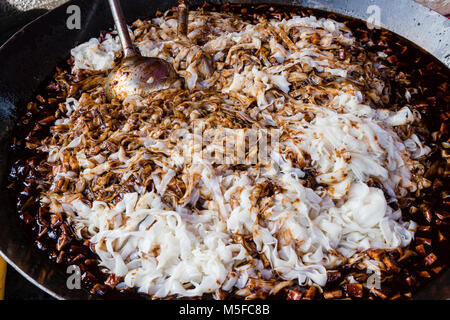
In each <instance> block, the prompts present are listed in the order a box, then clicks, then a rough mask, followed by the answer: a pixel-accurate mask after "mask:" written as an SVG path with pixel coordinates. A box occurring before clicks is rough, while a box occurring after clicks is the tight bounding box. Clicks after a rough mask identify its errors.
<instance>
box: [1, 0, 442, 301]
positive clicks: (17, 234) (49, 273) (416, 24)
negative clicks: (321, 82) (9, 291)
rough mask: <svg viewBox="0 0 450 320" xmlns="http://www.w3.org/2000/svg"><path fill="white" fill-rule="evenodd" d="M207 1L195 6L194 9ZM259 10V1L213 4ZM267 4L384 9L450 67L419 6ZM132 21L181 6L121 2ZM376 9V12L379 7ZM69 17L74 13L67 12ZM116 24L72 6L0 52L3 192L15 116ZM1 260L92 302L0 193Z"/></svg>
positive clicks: (437, 293) (397, 28) (361, 0)
mask: <svg viewBox="0 0 450 320" xmlns="http://www.w3.org/2000/svg"><path fill="white" fill-rule="evenodd" d="M201 2H203V1H198V0H197V1H191V3H192V4H193V5H195V4H200V3H201ZM211 2H215V3H217V2H219V3H221V2H233V3H255V2H260V1H251V0H233V1H211ZM264 2H266V3H273V4H284V5H298V6H305V7H312V8H316V9H323V10H326V11H331V12H336V13H340V14H344V15H347V16H350V17H354V18H358V19H362V20H367V19H368V18H369V16H370V15H371V13H372V12H371V11H370V10H369V12H368V8H369V6H373V5H377V6H379V8H380V9H381V15H380V17H381V26H382V27H385V28H386V29H388V30H391V31H393V32H395V33H397V34H399V35H401V36H403V37H404V38H407V39H409V40H410V41H412V42H413V43H415V44H416V45H418V46H419V47H421V48H423V49H424V50H425V51H427V52H429V53H430V54H432V55H433V56H435V57H436V58H437V59H438V60H440V61H441V62H442V63H443V64H445V65H446V66H447V67H449V66H450V20H448V19H446V18H445V17H443V16H440V15H439V14H437V13H435V12H433V11H431V10H430V9H427V8H425V7H423V6H421V5H419V4H417V3H415V2H413V1H412V0H396V1H392V0H272V1H270V0H267V1H264ZM72 5H77V6H78V7H79V8H80V12H81V29H79V30H77V29H74V30H69V29H68V28H67V25H66V22H67V18H68V17H69V15H70V13H72V11H71V10H70V9H69V11H68V8H69V7H70V6H72ZM122 5H123V9H124V11H125V14H126V16H127V17H128V20H129V22H131V21H134V20H135V19H137V18H145V17H149V16H152V15H153V14H154V13H155V11H156V10H161V11H164V10H166V9H168V8H170V7H172V6H174V5H176V0H162V1H161V0H160V1H156V0H127V1H122ZM372 8H373V7H372ZM68 12H69V13H68ZM112 25H113V20H112V17H111V15H110V13H109V9H108V7H107V2H106V1H104V0H73V1H70V2H69V3H67V4H65V5H63V6H61V7H59V8H56V9H55V10H53V11H50V12H48V13H47V14H45V15H43V16H41V17H40V18H38V19H37V20H35V21H33V22H32V23H30V24H28V25H27V26H25V27H24V28H23V29H22V30H20V31H19V32H18V33H17V34H15V35H14V36H13V37H12V38H11V39H10V40H9V41H7V42H6V43H5V44H4V45H3V46H2V47H1V48H0V74H1V76H0V186H3V187H2V189H0V190H4V185H5V180H6V179H5V178H6V174H7V168H6V163H7V157H8V148H9V141H10V135H11V129H12V128H13V127H14V124H15V119H16V116H18V115H20V114H21V112H22V110H23V109H24V107H25V104H26V102H27V101H28V100H29V99H31V97H32V95H33V93H34V92H35V91H36V90H37V88H38V86H39V85H40V84H41V83H42V82H43V81H44V80H45V79H46V78H47V77H48V76H49V75H51V74H52V72H53V71H54V68H55V66H56V64H57V63H58V62H61V61H63V60H64V59H66V58H67V57H68V53H69V51H70V49H71V48H72V47H74V46H75V45H77V44H79V43H81V42H84V41H86V40H88V39H89V38H90V37H95V36H97V35H98V33H99V31H100V30H102V29H103V30H105V29H109V28H111V27H112ZM0 203H1V207H0V228H1V232H0V253H1V255H2V256H3V257H4V258H5V259H6V260H7V261H8V262H9V263H10V264H11V265H12V266H13V267H14V268H16V269H17V270H18V271H19V272H21V273H22V274H23V276H24V277H26V278H27V279H28V280H30V281H31V282H33V283H34V284H35V285H36V286H38V287H40V288H41V289H42V290H44V291H46V292H47V293H49V294H50V295H52V296H54V297H55V298H58V299H90V298H92V296H90V295H89V293H88V292H87V291H84V290H69V289H67V286H66V281H67V275H66V274H64V273H63V272H61V271H59V270H57V269H55V267H54V265H53V264H52V263H50V261H49V260H48V259H47V257H45V255H43V254H40V253H39V252H37V251H36V250H35V249H34V248H33V247H34V246H33V245H32V244H31V242H30V239H28V238H27V236H26V234H25V232H24V231H23V227H22V226H21V224H20V221H19V219H18V218H17V213H16V211H15V205H14V199H11V198H8V197H7V196H6V193H5V192H3V191H2V192H1V193H0ZM416 298H425V299H427V298H428V299H445V298H450V271H447V273H446V274H444V275H443V276H441V277H440V278H439V279H437V280H436V281H435V282H434V284H432V285H431V286H428V287H427V288H425V289H424V290H422V291H421V292H420V293H419V294H418V295H417V296H416Z"/></svg>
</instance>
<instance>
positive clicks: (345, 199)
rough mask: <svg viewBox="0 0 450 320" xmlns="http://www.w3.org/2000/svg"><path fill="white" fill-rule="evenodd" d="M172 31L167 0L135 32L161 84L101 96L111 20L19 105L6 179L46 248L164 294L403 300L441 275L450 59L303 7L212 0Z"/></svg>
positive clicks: (124, 284)
mask: <svg viewBox="0 0 450 320" xmlns="http://www.w3.org/2000/svg"><path fill="white" fill-rule="evenodd" d="M336 19H340V21H341V22H338V21H336ZM176 30H177V19H176V12H175V11H174V10H169V11H168V12H165V13H159V14H158V15H157V17H155V18H152V19H148V20H145V21H141V20H138V21H135V22H134V23H133V24H132V25H131V29H130V32H131V35H132V39H133V41H134V44H135V46H136V47H137V48H138V50H139V52H140V53H141V54H142V55H143V56H148V57H158V58H162V59H164V60H166V61H168V62H170V63H171V64H172V66H173V68H174V69H175V71H176V72H177V74H178V76H179V77H180V80H179V81H177V82H176V83H175V84H174V85H172V86H171V87H170V88H167V89H163V90H159V91H156V92H153V93H151V94H150V95H148V96H146V97H141V96H139V95H129V96H127V97H125V99H124V100H123V101H119V100H117V99H112V100H111V101H109V99H108V98H107V96H106V94H105V90H104V82H105V79H106V77H107V75H108V74H109V73H110V72H111V70H113V68H114V67H115V66H116V64H117V62H118V61H119V60H120V57H121V55H122V50H121V46H120V41H119V38H118V36H117V34H116V33H115V32H114V31H113V32H101V34H100V36H99V37H98V38H94V39H91V40H89V41H87V42H85V43H82V44H80V45H78V46H77V47H75V48H73V49H72V51H71V53H70V55H71V57H70V59H69V61H68V65H66V66H62V67H59V68H58V69H57V72H56V73H55V76H54V78H53V79H52V80H51V81H50V83H49V84H48V85H46V86H45V88H44V89H43V90H42V93H40V94H39V95H38V96H37V100H36V101H32V102H30V103H29V104H28V107H27V110H28V112H27V114H26V115H25V117H24V119H23V122H22V124H21V125H20V126H19V130H17V131H18V132H17V135H16V137H15V139H14V150H15V159H16V162H15V163H14V164H13V166H12V171H11V175H10V180H11V184H10V186H11V188H13V189H14V190H16V191H17V194H18V199H19V202H18V203H19V208H20V212H21V217H22V218H23V220H24V221H25V224H26V225H27V226H28V229H29V230H30V231H31V234H32V235H33V237H35V241H36V244H37V245H38V247H39V248H41V249H42V250H44V251H46V252H47V253H48V254H49V256H50V258H51V259H53V260H55V261H56V262H57V263H59V264H62V265H64V266H65V265H78V266H79V267H80V268H81V271H82V273H83V282H84V284H85V285H86V286H87V287H89V288H90V289H91V290H92V292H93V293H99V294H108V292H114V291H116V292H117V291H118V292H122V293H123V294H131V292H138V293H142V294H145V295H149V296H151V297H153V298H188V297H204V298H206V297H210V296H212V297H213V298H216V299H224V298H246V299H254V298H268V297H271V296H274V297H278V298H287V299H300V298H306V299H312V298H322V297H323V298H326V299H334V298H348V297H350V298H371V299H373V298H383V299H385V298H409V297H411V295H412V293H413V292H414V290H415V287H416V286H417V285H420V284H422V283H424V281H425V280H426V279H428V278H431V277H432V276H434V275H436V274H439V273H440V272H441V270H442V269H443V268H444V267H445V265H444V261H445V260H444V259H445V256H443V255H445V248H447V251H448V246H447V245H448V243H447V235H448V225H447V223H448V221H447V218H448V204H449V199H448V194H447V189H448V163H446V159H448V152H449V149H448V148H449V147H450V144H449V141H448V140H447V139H448V125H447V120H448V116H449V113H448V87H447V76H448V72H447V71H446V70H445V69H443V68H441V67H440V66H439V65H438V64H437V63H434V62H427V63H426V64H424V63H423V62H422V61H426V60H425V58H424V60H421V59H422V58H421V56H416V57H415V58H416V59H417V61H416V62H415V64H414V65H412V64H411V63H412V62H411V61H412V60H411V59H412V57H414V53H411V54H410V52H417V51H412V50H416V49H414V48H412V47H409V46H406V45H405V44H404V43H402V42H401V41H400V42H399V40H397V41H396V42H393V40H392V39H395V38H394V37H393V36H392V35H390V34H388V33H387V32H385V31H381V30H368V29H365V28H364V27H362V26H361V25H358V23H356V22H352V21H344V20H343V19H342V18H339V17H326V16H323V17H316V16H314V15H313V14H310V13H308V12H305V11H302V10H300V9H295V10H289V11H286V10H283V9H276V8H273V7H270V8H269V7H263V8H259V9H258V8H251V7H240V8H236V7H233V8H229V7H228V10H223V8H222V10H219V11H217V10H215V9H214V8H210V7H208V8H203V9H199V10H197V11H192V12H190V14H189V24H188V33H187V36H185V37H180V36H178V35H177V32H176ZM411 66H414V69H411ZM408 67H409V68H408ZM419 74H420V75H421V76H420V77H419V76H418V75H419ZM431 74H433V77H434V79H433V82H432V83H431V82H427V81H428V80H427V79H429V76H430V75H431ZM430 79H431V78H430ZM430 119H433V120H432V121H433V122H430ZM431 195H432V196H431ZM441 251H442V252H444V253H442V254H441Z"/></svg>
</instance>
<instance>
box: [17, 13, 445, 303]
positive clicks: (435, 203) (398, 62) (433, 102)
mask: <svg viewBox="0 0 450 320" xmlns="http://www.w3.org/2000/svg"><path fill="white" fill-rule="evenodd" d="M204 7H205V10H210V11H226V12H234V13H239V14H240V15H241V16H242V18H243V19H244V20H249V21H252V20H254V17H255V15H266V16H268V17H270V18H274V19H283V18H290V14H293V15H302V16H308V15H315V16H317V17H328V18H332V19H335V20H337V21H340V22H344V23H345V24H346V25H347V26H348V27H349V28H350V29H351V30H352V31H353V34H354V35H355V38H356V39H358V40H359V41H360V43H361V46H362V47H363V48H364V49H365V50H366V51H367V52H369V53H374V54H376V53H377V52H379V51H383V52H385V53H386V54H387V55H388V56H389V58H388V60H389V61H390V62H391V63H392V66H393V67H395V68H396V70H397V76H398V77H399V79H401V78H402V77H403V76H406V75H409V76H408V78H409V79H410V80H411V84H410V85H409V87H416V88H419V90H420V94H419V95H414V96H413V98H412V100H411V101H410V102H409V103H407V102H406V101H405V88H404V87H403V86H401V85H399V83H400V82H398V81H394V80H393V81H391V83H389V85H390V87H391V90H392V92H396V93H398V94H397V95H391V101H390V103H389V105H390V107H391V108H401V107H402V106H403V105H405V104H406V103H407V104H409V105H411V106H415V108H414V109H416V110H418V111H419V112H420V113H421V115H422V117H423V121H424V124H425V126H424V127H425V129H424V134H423V136H425V137H428V139H427V141H426V144H427V145H429V146H431V147H432V148H433V149H436V151H435V152H434V153H433V154H432V156H431V157H429V158H428V159H427V160H426V162H425V163H424V165H425V170H429V169H430V168H431V167H432V165H433V163H435V162H436V161H441V162H442V161H444V162H445V159H443V158H442V156H441V152H440V147H439V146H438V144H439V143H441V142H442V141H445V139H448V126H447V125H448V116H450V114H449V102H450V101H449V100H450V98H449V90H448V87H446V85H445V84H447V83H448V78H449V75H450V73H449V70H448V69H447V68H446V67H445V66H444V65H442V64H441V63H440V62H439V61H437V60H436V59H435V58H433V57H432V56H430V55H429V54H427V53H426V52H425V51H423V50H421V49H420V48H418V47H417V46H415V45H413V44H411V43H410V42H408V41H407V40H405V39H403V38H401V37H399V36H397V35H394V34H392V33H390V32H388V31H386V30H382V29H381V30H379V29H373V30H368V29H367V28H366V25H365V23H364V22H362V21H359V20H355V19H351V18H348V17H345V16H342V15H338V14H334V13H327V12H324V11H320V10H311V9H305V8H301V7H290V6H273V5H272V6H268V5H251V6H243V5H226V6H222V7H213V6H211V5H205V6H204ZM104 35H105V32H104V31H102V32H100V36H101V37H102V36H104ZM342 54H345V53H342ZM59 68H60V69H62V70H67V69H69V65H68V64H67V63H66V62H64V63H62V64H61V65H60V66H59ZM60 71H61V70H59V71H58V73H60ZM79 80H81V79H76V78H74V77H73V76H70V75H69V74H65V75H64V77H62V78H60V79H59V80H58V81H55V80H54V79H53V78H52V79H49V80H48V81H46V82H45V83H46V84H47V83H49V84H48V85H43V86H42V87H41V88H40V89H39V90H38V92H39V93H40V95H41V97H42V99H41V98H39V97H38V98H37V99H36V100H34V101H33V102H34V103H35V105H34V104H31V105H29V106H30V108H29V110H27V111H26V113H25V115H24V116H22V117H21V121H20V122H19V124H18V125H17V127H16V128H15V130H14V133H13V141H12V144H11V154H12V155H11V157H10V159H11V163H10V167H11V171H10V175H9V188H10V190H11V192H12V193H13V194H14V197H15V198H16V199H17V208H18V215H19V218H20V219H21V220H22V221H23V224H24V229H25V230H26V232H27V233H28V235H29V237H30V244H31V242H32V241H34V242H35V245H36V247H37V248H38V249H39V250H41V251H42V254H46V255H47V256H48V257H49V259H50V260H52V261H53V262H54V263H55V265H56V266H57V267H58V268H59V269H61V270H62V272H64V271H65V268H66V267H67V266H68V265H71V264H77V265H78V266H80V268H81V270H82V274H83V276H82V282H83V286H84V287H85V288H87V289H90V290H91V292H95V293H96V294H99V295H102V296H104V297H105V298H114V299H148V298H149V297H148V296H146V295H140V294H137V293H136V291H135V290H123V291H118V290H112V289H110V288H109V287H108V286H107V285H105V281H106V280H107V278H108V275H106V274H104V273H103V272H102V271H101V270H100V269H99V268H98V266H97V264H96V259H97V257H96V255H95V253H94V252H93V251H92V250H91V249H90V247H89V245H88V244H87V243H86V242H82V241H80V240H77V239H76V238H75V237H74V236H73V235H72V234H71V231H70V226H68V225H67V224H66V223H65V221H61V224H54V225H52V221H50V218H49V215H48V212H46V210H45V209H43V208H40V204H39V197H38V195H39V190H37V189H36V186H37V181H39V179H40V178H41V175H42V174H45V172H44V173H42V172H37V171H36V170H35V168H36V167H37V165H38V164H39V163H45V156H46V154H40V153H36V152H31V151H30V150H29V149H27V148H26V147H25V144H26V143H33V140H34V139H41V138H43V137H45V136H47V135H48V134H49V129H50V126H51V125H52V123H53V121H54V118H51V117H53V116H54V115H55V113H56V112H57V109H58V103H61V102H63V101H65V99H66V98H67V92H69V94H70V95H71V96H73V97H75V98H78V97H79V96H80V94H81V93H80V90H79V89H77V87H76V86H72V84H76V83H77V82H79ZM40 100H41V101H40ZM443 123H444V124H443ZM445 123H447V125H445ZM442 126H444V127H445V128H444V130H443V135H442V137H441V139H439V140H438V141H437V142H434V141H432V140H431V133H432V132H435V131H439V130H441V131H442ZM435 176H436V174H434V175H430V178H434V177H435ZM438 178H439V179H441V180H442V181H441V183H442V185H440V186H433V187H430V188H428V189H425V191H424V194H423V195H421V197H419V198H411V200H410V201H406V202H405V203H401V204H399V207H401V208H402V212H403V216H404V219H407V220H409V219H411V220H414V221H416V222H417V223H418V224H419V225H420V226H425V227H424V228H423V229H422V230H421V231H418V232H417V234H416V239H415V240H414V241H413V243H412V244H411V245H410V248H416V246H420V245H421V244H422V242H423V241H424V240H422V239H424V238H425V239H431V241H432V246H427V245H425V249H426V253H427V254H428V253H430V252H433V253H435V254H436V255H437V256H438V257H439V265H440V266H442V268H446V266H448V264H449V262H450V250H449V249H450V246H449V243H448V240H444V241H441V240H442V237H445V238H447V239H448V238H449V237H450V224H449V221H448V220H447V219H437V218H436V214H437V213H441V214H443V215H445V214H448V210H449V204H450V198H449V197H446V198H443V196H442V195H443V193H444V192H447V193H448V186H449V179H448V177H447V178H442V177H439V176H438V177H436V179H438ZM424 204H425V205H426V206H428V207H429V210H430V212H431V213H430V214H431V217H430V215H427V214H422V213H420V211H419V212H416V213H410V211H411V210H410V208H411V207H420V206H421V205H422V206H423V205H424ZM411 212H412V211H411ZM439 221H440V222H439ZM428 227H429V229H430V231H427V228H428ZM65 232H66V233H67V236H68V242H67V243H66V244H65V245H64V246H63V249H61V250H59V251H58V250H55V248H56V247H57V246H58V239H60V237H61V235H62V234H64V233H65ZM425 243H426V241H425ZM414 250H415V249H414ZM61 252H63V254H61ZM387 255H388V256H389V257H390V258H392V259H393V260H396V259H398V255H399V253H398V252H396V251H395V250H394V251H392V252H388V253H387ZM396 255H397V256H396ZM423 261H424V260H423V257H422V256H421V255H420V254H418V255H417V256H413V257H410V258H408V259H406V261H404V264H401V265H400V267H401V271H400V276H398V275H396V276H395V277H393V279H391V280H389V282H388V283H387V286H386V289H384V291H383V293H384V294H386V295H387V296H391V295H395V294H396V293H397V292H400V293H402V294H404V293H405V292H412V293H414V291H415V290H416V289H417V288H418V287H420V286H422V285H424V284H425V283H427V282H428V281H429V279H427V278H426V277H425V278H424V277H421V276H420V275H419V273H420V272H422V271H424V270H425V271H426V272H429V273H430V278H433V277H435V276H436V275H435V274H433V271H429V270H430V268H428V267H427V266H425V265H424V262H423ZM432 267H434V265H432ZM442 270H444V269H442ZM357 272H360V271H359V270H355V269H354V268H346V267H345V266H344V267H342V268H340V269H339V270H338V271H336V272H330V273H329V281H328V284H327V286H326V287H325V291H327V290H333V289H342V290H343V291H344V292H346V291H347V295H348V296H350V297H352V292H351V290H349V287H347V288H346V289H343V288H342V286H341V285H340V282H341V281H342V280H343V279H344V277H345V276H346V275H347V274H350V273H352V274H355V273H357ZM441 272H442V271H441ZM439 273H440V272H439ZM408 277H414V279H415V280H414V281H415V285H414V286H410V285H408V284H407V282H408V281H406V282H405V279H407V278H408ZM92 288H94V289H92ZM289 289H290V290H291V291H283V292H282V293H280V294H278V295H276V296H269V297H268V298H274V299H280V298H282V299H285V298H295V295H296V294H297V293H299V294H300V295H303V296H305V295H308V294H309V292H310V291H311V290H310V289H309V288H308V287H299V286H291V287H289ZM352 290H353V289H352ZM313 295H314V294H313ZM314 296H315V297H316V298H323V297H321V296H320V295H314ZM353 297H355V296H353ZM356 297H357V296H356ZM364 297H366V298H370V297H372V298H377V296H376V295H373V294H371V293H368V292H365V293H364ZM401 297H402V298H404V297H409V296H408V295H402V296H401ZM203 298H208V299H210V298H211V295H206V296H204V297H203ZM227 298H239V297H235V296H230V297H227Z"/></svg>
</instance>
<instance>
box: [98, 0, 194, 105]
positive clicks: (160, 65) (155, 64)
mask: <svg viewBox="0 0 450 320" xmlns="http://www.w3.org/2000/svg"><path fill="white" fill-rule="evenodd" d="M108 1H109V5H110V7H111V13H112V16H113V18H114V23H115V25H116V28H117V32H118V33H119V37H120V42H121V43H122V48H123V60H122V61H121V62H120V64H119V65H118V66H117V67H116V68H115V69H114V70H113V71H112V72H111V74H110V75H109V76H108V78H107V79H106V82H105V92H106V96H107V98H108V99H109V100H112V99H113V98H116V99H118V100H124V99H125V98H126V97H127V96H129V95H140V96H142V97H145V96H147V95H149V94H150V93H152V92H154V91H158V90H162V89H167V88H170V87H171V86H172V85H174V84H175V82H177V81H178V80H179V77H178V75H177V73H176V71H175V69H174V68H173V67H172V65H171V64H170V63H169V62H167V61H165V60H163V59H160V58H154V57H143V56H141V55H140V54H138V53H137V51H136V49H135V48H134V46H133V43H132V42H131V38H130V34H129V33H128V28H127V25H126V23H125V18H124V15H123V11H122V8H121V6H120V3H119V0H108ZM181 3H182V4H183V5H184V1H181V2H180V4H181ZM180 9H181V10H180V11H181V13H180V12H179V21H181V20H183V21H184V22H186V20H187V7H186V6H185V5H184V8H183V7H181V8H180ZM180 19H181V20H180ZM186 26H187V23H186V24H184V25H183V26H182V27H181V28H180V26H179V28H178V32H185V30H186V29H187V27H186Z"/></svg>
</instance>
